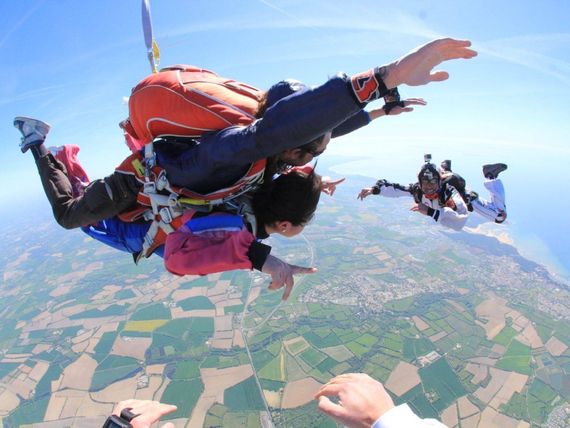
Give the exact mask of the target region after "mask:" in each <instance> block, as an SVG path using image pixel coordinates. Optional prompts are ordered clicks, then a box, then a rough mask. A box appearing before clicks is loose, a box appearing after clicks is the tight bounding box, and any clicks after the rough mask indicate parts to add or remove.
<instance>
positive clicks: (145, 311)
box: [130, 303, 171, 321]
mask: <svg viewBox="0 0 570 428" xmlns="http://www.w3.org/2000/svg"><path fill="white" fill-rule="evenodd" d="M170 318H171V317H170V309H168V308H167V307H166V306H164V305H163V304H162V303H154V304H152V305H150V306H146V307H144V308H142V309H139V310H138V311H136V312H135V313H134V314H133V315H132V316H131V318H130V320H131V321H144V320H169V319H170Z"/></svg>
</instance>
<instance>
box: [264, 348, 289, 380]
mask: <svg viewBox="0 0 570 428" xmlns="http://www.w3.org/2000/svg"><path fill="white" fill-rule="evenodd" d="M282 359H283V366H284V365H285V358H284V357H283V358H282V356H281V354H279V355H277V357H275V358H274V359H272V360H271V361H270V362H269V363H267V364H266V365H265V366H264V367H263V368H262V369H261V370H259V371H258V374H259V377H261V378H263V379H268V380H275V381H285V380H286V379H285V373H283V372H282V370H281V360H282Z"/></svg>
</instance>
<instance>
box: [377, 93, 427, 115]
mask: <svg viewBox="0 0 570 428" xmlns="http://www.w3.org/2000/svg"><path fill="white" fill-rule="evenodd" d="M402 102H403V103H404V107H401V106H394V107H392V109H391V110H390V113H388V114H386V111H385V110H384V107H380V108H375V109H373V110H370V111H369V112H368V116H369V117H370V120H374V119H378V118H379V117H382V116H396V115H398V114H401V113H408V112H411V111H414V108H413V107H411V106H425V105H427V101H426V100H424V99H423V98H406V99H405V100H402Z"/></svg>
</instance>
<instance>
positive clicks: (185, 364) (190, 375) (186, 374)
mask: <svg viewBox="0 0 570 428" xmlns="http://www.w3.org/2000/svg"><path fill="white" fill-rule="evenodd" d="M199 376H200V368H199V363H198V362H197V361H192V360H186V361H179V362H178V363H177V364H176V370H175V371H174V373H173V374H172V380H183V379H185V380H188V379H194V378H197V377H199Z"/></svg>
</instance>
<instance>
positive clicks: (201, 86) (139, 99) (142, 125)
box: [122, 65, 261, 144]
mask: <svg viewBox="0 0 570 428" xmlns="http://www.w3.org/2000/svg"><path fill="white" fill-rule="evenodd" d="M260 95H261V91H259V90H258V89H256V88H253V87H251V86H248V85H245V84H243V83H239V82H235V81H233V80H229V79H225V78H223V77H219V76H218V75H216V74H215V73H213V72H211V71H208V70H204V69H201V68H197V67H194V66H188V65H178V66H173V67H170V68H168V69H165V70H164V71H161V72H160V73H156V74H152V75H150V76H148V77H147V78H145V79H144V80H142V81H141V82H140V83H139V84H138V85H137V86H136V87H135V88H134V89H133V91H132V94H131V96H130V99H129V119H128V121H126V122H125V123H124V124H122V127H123V129H124V130H125V131H126V132H127V133H128V134H130V135H131V136H132V137H133V138H135V139H137V140H139V141H140V142H141V143H142V144H146V143H148V142H150V141H152V140H153V139H154V138H156V137H159V136H167V135H175V136H187V137H199V136H200V135H202V134H203V133H205V132H208V131H216V130H219V129H224V128H227V127H228V126H232V125H247V124H249V123H251V122H252V121H253V120H254V117H253V116H254V114H255V111H256V110H257V107H258V102H259V96H260Z"/></svg>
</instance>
